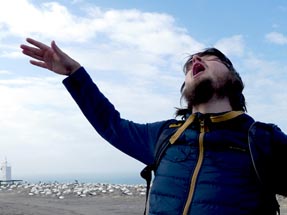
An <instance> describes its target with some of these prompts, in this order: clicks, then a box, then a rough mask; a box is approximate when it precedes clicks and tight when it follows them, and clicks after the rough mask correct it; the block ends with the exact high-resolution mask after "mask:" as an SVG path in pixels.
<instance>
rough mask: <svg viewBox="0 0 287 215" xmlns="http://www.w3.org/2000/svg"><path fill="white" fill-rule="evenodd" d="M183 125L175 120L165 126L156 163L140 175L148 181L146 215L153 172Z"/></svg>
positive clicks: (158, 147) (156, 152) (160, 137)
mask: <svg viewBox="0 0 287 215" xmlns="http://www.w3.org/2000/svg"><path fill="white" fill-rule="evenodd" d="M181 125H182V123H181V122H179V121H176V120H173V121H171V122H169V123H168V124H167V125H165V127H164V128H163V131H162V133H161V134H160V136H159V138H158V140H157V143H156V146H155V152H154V154H155V160H154V163H153V164H150V165H147V166H146V167H145V168H144V169H143V170H142V171H141V173H140V175H141V177H142V178H143V179H145V180H146V200H145V210H144V214H146V210H147V201H148V196H149V191H150V186H151V180H152V172H153V171H154V172H155V171H156V169H157V167H158V165H159V163H160V160H161V158H162V156H163V154H164V152H165V150H166V149H167V148H168V146H169V144H170V142H169V139H170V137H171V135H172V134H174V133H175V132H176V130H177V129H178V127H180V126H181Z"/></svg>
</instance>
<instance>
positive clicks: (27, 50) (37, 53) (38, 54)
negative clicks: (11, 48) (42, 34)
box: [21, 45, 44, 60]
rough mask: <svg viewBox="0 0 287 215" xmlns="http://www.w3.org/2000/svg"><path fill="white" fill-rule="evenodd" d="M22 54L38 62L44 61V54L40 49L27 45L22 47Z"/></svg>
mask: <svg viewBox="0 0 287 215" xmlns="http://www.w3.org/2000/svg"><path fill="white" fill-rule="evenodd" d="M21 48H22V53H23V54H25V55H28V56H30V57H32V58H35V59H37V60H43V56H44V53H43V51H42V50H40V49H38V48H33V47H30V46H26V45H21Z"/></svg>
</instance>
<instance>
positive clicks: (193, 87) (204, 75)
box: [21, 38, 287, 215]
mask: <svg viewBox="0 0 287 215" xmlns="http://www.w3.org/2000/svg"><path fill="white" fill-rule="evenodd" d="M27 42H28V43H30V44H31V45H32V46H30V45H24V44H22V45H21V48H22V50H23V53H24V54H25V55H28V56H30V57H32V58H33V60H31V61H30V62H31V63H32V64H33V65H35V66H39V67H43V68H46V69H49V70H51V71H53V72H55V73H57V74H61V75H66V76H68V77H67V78H65V79H64V80H63V83H64V85H65V87H66V88H67V90H68V91H69V92H70V94H71V96H72V97H73V98H74V100H75V101H76V103H77V104H78V106H79V107H80V109H81V110H82V112H83V114H84V115H85V116H86V118H87V119H88V120H89V122H90V123H91V124H92V126H93V127H94V128H95V129H96V131H97V132H98V133H99V134H100V135H101V136H102V137H103V138H104V139H105V140H107V141H108V142H109V143H110V144H112V145H113V146H115V147H116V148H118V149H119V150H121V151H122V152H124V153H126V154H127V155H129V156H131V157H133V158H135V159H137V160H138V161H140V162H142V163H144V164H146V165H149V166H153V167H155V168H154V170H155V172H154V174H155V177H154V179H153V183H152V187H151V190H150V192H148V193H149V196H148V202H149V204H148V205H149V207H148V210H147V211H146V213H147V214H149V215H159V214H164V215H169V214H170V215H177V214H178V215H181V214H184V215H186V214H189V215H203V214H204V215H230V214H232V215H256V214H264V215H275V214H276V213H277V212H278V211H279V206H278V203H277V200H276V194H282V195H286V194H287V188H286V185H285V184H286V183H285V181H284V180H285V179H286V177H285V178H284V175H285V174H284V172H283V171H282V169H280V168H279V167H282V166H283V167H284V166H285V164H287V162H286V153H287V136H286V135H285V134H284V133H283V132H281V130H280V129H279V128H278V127H277V126H275V125H270V124H265V123H260V122H255V120H254V119H253V118H252V117H251V116H249V115H247V114H246V105H245V98H244V95H243V93H242V91H243V88H244V85H243V82H242V80H241V78H240V76H239V74H238V73H237V72H236V71H235V69H234V67H233V65H232V63H231V61H230V60H229V59H228V58H227V57H226V56H225V55H224V54H223V53H222V52H220V51H219V50H218V49H215V48H209V49H206V50H204V51H202V52H199V53H196V54H193V55H191V56H190V57H189V59H188V60H187V62H186V63H185V65H184V73H185V81H184V84H183V86H182V88H181V92H182V98H183V99H185V100H186V102H187V107H186V108H181V109H178V110H177V113H176V114H177V116H181V120H177V119H176V118H175V119H168V120H163V121H160V122H152V123H146V124H140V123H135V122H133V121H130V120H126V119H122V118H121V116H120V114H119V112H118V111H117V110H116V109H115V107H114V106H113V105H112V103H111V102H110V101H109V100H108V99H107V98H106V97H105V96H104V95H103V94H102V93H101V92H100V90H99V88H98V87H97V85H96V84H95V83H94V82H93V81H92V79H91V78H90V76H89V75H88V73H87V72H86V70H85V69H84V68H83V67H82V66H81V65H80V64H79V63H78V62H77V61H75V60H74V59H72V58H70V57H69V56H68V55H67V54H65V53H64V52H63V51H61V49H60V48H59V47H58V46H57V45H56V44H55V42H54V41H53V42H52V43H51V46H48V45H45V44H43V43H41V42H39V41H36V40H34V39H31V38H28V39H27ZM161 145H165V146H166V147H165V149H164V150H163V151H162V153H161V155H160V159H158V153H156V152H157V148H158V146H161ZM156 161H158V162H156ZM155 163H156V166H155V165H154V164H155ZM274 182H276V183H274Z"/></svg>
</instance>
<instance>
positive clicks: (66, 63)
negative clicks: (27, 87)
mask: <svg viewBox="0 0 287 215" xmlns="http://www.w3.org/2000/svg"><path fill="white" fill-rule="evenodd" d="M26 41H27V42H28V43H30V44H31V45H33V46H28V45H24V44H22V45H21V46H20V47H21V49H22V52H23V54H25V55H27V56H30V57H32V58H33V60H30V63H31V64H33V65H35V66H39V67H42V68H45V69H49V70H51V71H53V72H55V73H57V74H61V75H70V74H72V73H73V72H75V71H76V70H77V69H79V68H80V67H81V65H80V64H79V63H78V62H77V61H75V60H74V59H72V58H71V57H69V56H68V55H67V54H66V53H64V52H63V51H62V50H61V49H60V48H59V47H58V46H57V45H56V43H55V41H52V42H51V47H49V46H47V45H45V44H43V43H41V42H39V41H36V40H34V39H31V38H27V39H26Z"/></svg>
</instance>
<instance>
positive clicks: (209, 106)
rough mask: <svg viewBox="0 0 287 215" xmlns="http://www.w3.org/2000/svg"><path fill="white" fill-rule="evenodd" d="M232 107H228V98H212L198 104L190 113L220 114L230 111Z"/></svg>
mask: <svg viewBox="0 0 287 215" xmlns="http://www.w3.org/2000/svg"><path fill="white" fill-rule="evenodd" d="M231 110H232V107H231V105H230V102H229V99H228V98H221V99H218V98H214V97H213V98H212V99H210V100H209V101H208V102H206V103H203V104H199V105H196V106H193V107H192V113H196V112H200V113H203V114H205V113H222V112H227V111H231Z"/></svg>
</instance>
